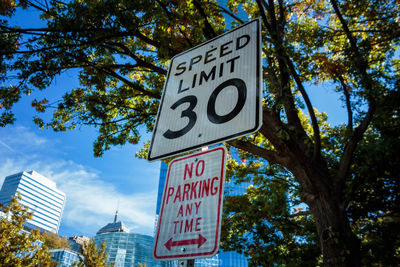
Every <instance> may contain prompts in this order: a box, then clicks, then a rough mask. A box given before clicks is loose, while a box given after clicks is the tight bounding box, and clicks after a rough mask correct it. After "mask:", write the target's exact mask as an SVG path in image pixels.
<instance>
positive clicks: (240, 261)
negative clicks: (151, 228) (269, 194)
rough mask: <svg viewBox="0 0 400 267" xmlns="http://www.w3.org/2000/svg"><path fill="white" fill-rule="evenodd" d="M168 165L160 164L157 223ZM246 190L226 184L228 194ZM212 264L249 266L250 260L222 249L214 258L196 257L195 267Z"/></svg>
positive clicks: (220, 266)
mask: <svg viewBox="0 0 400 267" xmlns="http://www.w3.org/2000/svg"><path fill="white" fill-rule="evenodd" d="M167 171H168V165H167V164H166V163H164V162H163V161H161V166H160V179H159V184H158V195H157V207H156V224H157V221H158V216H159V214H160V209H161V202H162V195H163V191H164V186H165V180H166V178H167ZM245 190H246V186H241V187H237V186H236V185H235V186H234V185H233V184H226V185H225V193H226V194H232V195H236V194H242V193H244V192H245ZM164 264H165V265H164V266H177V261H175V262H169V263H164ZM211 266H219V267H247V266H248V262H247V259H246V257H244V256H243V255H241V254H239V253H237V252H234V251H227V252H225V251H222V250H220V252H219V253H218V254H217V255H215V256H214V257H212V258H206V259H196V260H195V267H211Z"/></svg>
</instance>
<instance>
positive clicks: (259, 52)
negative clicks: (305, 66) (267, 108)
mask: <svg viewBox="0 0 400 267" xmlns="http://www.w3.org/2000/svg"><path fill="white" fill-rule="evenodd" d="M251 23H256V26H257V33H258V34H257V55H261V35H260V34H259V33H260V32H261V29H260V28H261V20H260V18H257V19H254V20H251V21H249V22H247V23H245V24H243V25H240V26H239V27H237V28H235V29H233V30H231V31H228V32H225V33H223V34H221V35H218V36H217V37H215V38H213V39H210V40H208V41H206V42H204V43H201V44H199V45H197V46H195V47H192V48H190V49H188V50H186V51H184V52H182V53H180V54H178V55H176V56H174V57H173V58H172V59H171V62H170V67H171V66H172V63H173V62H174V60H175V58H177V57H179V56H181V55H183V54H186V53H189V52H191V51H192V50H194V49H197V48H199V47H201V46H204V45H207V44H208V43H210V42H213V41H215V40H217V39H219V38H221V37H223V36H225V35H227V34H230V33H232V32H234V31H236V30H239V29H240V28H243V27H245V26H247V25H249V24H251ZM256 61H257V62H256V65H257V70H256V71H257V73H256V77H257V81H256V87H257V93H256V125H255V127H254V128H252V129H249V130H246V131H243V132H239V133H236V134H233V135H229V136H226V137H222V138H218V139H215V140H211V141H208V142H206V143H201V144H198V145H194V146H191V147H187V148H184V149H181V150H176V151H173V152H169V153H167V154H163V155H159V156H156V157H151V152H152V148H153V144H154V139H155V135H156V133H157V127H158V122H159V114H160V112H157V118H156V125H155V127H154V130H153V135H152V137H151V142H150V147H149V152H148V155H147V160H148V161H155V160H161V159H165V158H169V157H172V156H175V155H179V154H182V153H185V152H189V151H192V150H195V149H198V148H201V147H204V146H210V145H214V144H218V143H221V142H224V141H228V140H232V139H236V138H239V137H241V136H244V135H247V134H250V133H253V132H256V131H257V130H258V129H259V128H260V127H261V123H260V112H259V109H260V108H261V107H260V103H261V101H260V97H261V96H260V91H261V89H262V88H261V85H262V82H260V76H261V57H260V56H257V59H256ZM170 67H169V68H168V75H167V80H166V81H165V85H164V86H165V87H164V89H163V95H162V98H161V102H160V106H159V111H160V110H161V107H162V106H163V103H164V96H165V91H166V90H165V89H166V85H167V83H168V80H169V76H170V73H171V68H170Z"/></svg>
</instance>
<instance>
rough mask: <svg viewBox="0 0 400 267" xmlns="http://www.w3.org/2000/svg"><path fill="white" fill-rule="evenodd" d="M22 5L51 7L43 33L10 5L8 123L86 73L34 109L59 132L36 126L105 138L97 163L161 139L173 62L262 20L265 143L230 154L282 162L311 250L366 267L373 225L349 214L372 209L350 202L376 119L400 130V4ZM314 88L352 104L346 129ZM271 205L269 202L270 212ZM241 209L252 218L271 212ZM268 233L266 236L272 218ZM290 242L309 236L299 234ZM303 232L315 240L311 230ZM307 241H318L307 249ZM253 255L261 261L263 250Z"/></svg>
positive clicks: (255, 138)
mask: <svg viewBox="0 0 400 267" xmlns="http://www.w3.org/2000/svg"><path fill="white" fill-rule="evenodd" d="M19 6H21V7H22V8H25V7H27V8H35V9H37V10H40V11H41V12H42V15H41V18H42V20H43V23H44V24H45V26H43V27H41V28H19V27H14V26H10V24H9V22H8V20H9V19H8V18H9V17H10V16H12V14H13V12H15V8H16V7H15V6H13V5H11V6H10V5H8V6H7V7H6V8H2V10H3V11H2V12H3V13H2V14H3V18H4V19H3V20H2V21H1V22H0V23H1V24H0V27H1V30H0V34H1V35H2V36H1V37H2V40H3V41H2V42H4V46H2V47H3V48H1V49H2V50H1V51H0V55H1V69H2V71H3V72H2V73H3V74H2V76H1V79H2V80H3V81H7V82H8V84H9V85H7V86H6V85H3V87H2V89H1V91H0V98H1V99H2V102H1V107H2V112H3V113H2V115H1V125H6V124H7V123H12V121H13V114H12V106H13V104H14V103H16V102H17V101H18V100H19V98H20V97H21V95H23V94H30V93H31V92H32V90H36V89H39V90H43V89H46V88H48V87H51V85H52V81H53V80H54V79H55V78H56V77H57V76H58V75H60V74H61V73H63V72H64V71H67V70H72V69H74V70H78V71H79V81H80V85H81V86H80V87H79V88H74V89H66V93H65V95H64V96H63V99H61V100H60V101H58V102H54V103H50V102H49V100H47V99H39V100H37V99H34V100H33V102H32V106H33V107H35V108H36V110H37V111H38V112H45V111H46V110H48V109H51V108H53V110H54V112H53V118H52V119H51V120H50V121H44V120H43V119H41V118H40V117H36V118H35V122H36V123H37V124H38V125H39V126H40V127H42V128H45V127H47V128H52V129H54V130H55V131H66V130H68V129H73V128H75V127H76V126H78V125H90V126H94V127H96V128H97V129H98V131H99V135H98V138H97V140H96V141H95V143H94V154H95V156H101V155H102V154H103V153H104V151H105V150H107V149H109V148H110V146H112V145H123V144H126V142H128V143H131V144H137V143H138V141H139V138H140V131H139V130H140V129H143V128H141V126H145V127H146V129H147V130H148V131H151V130H152V127H153V124H154V119H155V115H156V112H157V106H158V103H159V99H160V96H161V91H162V86H163V83H164V81H165V74H166V72H167V71H166V69H167V65H168V62H169V59H170V58H171V57H172V56H174V55H176V54H177V53H179V52H182V51H184V50H186V49H188V48H190V47H193V46H195V45H197V44H199V43H201V42H204V41H205V40H207V39H210V38H212V37H215V36H217V35H218V34H220V33H223V32H224V31H226V30H227V29H228V28H229V25H228V19H229V20H230V21H232V23H231V26H237V25H240V24H242V23H243V22H244V21H246V20H248V19H251V18H255V17H261V19H262V22H263V28H262V36H263V57H264V64H263V78H264V88H263V92H264V95H263V124H262V126H261V129H260V130H259V132H258V133H256V134H254V135H251V136H248V137H245V138H241V139H240V140H235V141H230V142H228V143H229V145H230V146H231V147H232V149H233V148H235V149H238V150H237V151H239V153H243V155H246V157H248V158H249V159H252V160H254V162H256V161H257V164H262V165H261V166H259V167H260V168H262V169H264V170H266V169H267V168H269V167H265V166H264V165H265V164H268V166H271V168H275V167H272V166H275V165H276V166H278V167H277V168H278V170H279V171H278V173H277V174H278V175H279V174H283V173H286V174H287V175H285V177H288V178H287V179H288V181H289V182H290V183H289V184H293V186H289V185H288V183H287V182H286V183H285V182H282V183H281V184H279V185H274V186H276V188H277V190H278V192H281V193H280V194H283V192H284V190H285V189H287V190H290V189H291V188H293V189H294V190H295V191H296V194H288V193H286V194H285V195H286V198H292V197H294V198H296V197H298V199H299V201H301V202H302V203H305V204H306V207H307V210H306V211H307V212H309V213H310V215H307V218H306V219H305V220H306V221H304V223H305V224H308V223H309V222H313V223H314V226H315V228H314V229H315V231H316V237H317V240H315V239H314V238H310V239H309V242H311V243H310V244H311V245H312V244H314V243H313V242H315V245H317V244H318V246H319V248H320V250H321V253H322V256H323V257H322V258H323V263H324V265H325V266H360V265H361V258H362V257H361V255H362V254H361V253H362V252H363V251H364V249H365V248H364V245H365V243H364V239H363V242H361V239H362V238H363V236H362V234H361V233H360V229H361V228H362V226H364V225H365V224H362V226H360V225H358V224H357V223H356V221H354V220H353V219H352V217H351V216H352V214H354V212H353V213H350V210H351V209H355V210H357V209H358V208H359V207H360V206H357V205H353V204H354V203H357V201H361V199H358V200H357V201H355V199H354V195H352V194H355V193H357V192H359V193H360V194H361V192H363V188H364V184H363V183H362V181H363V180H362V179H361V178H362V177H360V174H361V172H359V171H361V170H359V169H357V165H356V164H355V163H356V162H357V161H356V160H357V158H360V157H359V155H360V154H359V153H360V151H363V150H364V149H367V150H368V151H371V150H370V149H371V147H370V146H368V138H370V137H371V135H370V133H373V134H375V136H377V138H378V139H379V138H380V134H381V133H380V132H379V129H378V125H375V124H373V123H372V122H373V120H374V119H375V120H377V118H380V119H383V120H384V121H385V120H386V119H388V118H390V121H391V124H392V126H395V125H398V120H399V119H398V113H396V112H398V111H396V110H398V108H397V109H396V108H393V106H391V107H390V108H389V110H388V107H387V103H388V101H389V102H390V99H391V96H392V95H394V94H398V91H399V84H400V83H399V77H400V75H399V74H400V72H399V68H400V65H399V59H398V58H397V57H396V51H397V52H398V50H396V49H397V48H396V47H397V46H398V44H399V36H400V31H399V27H398V19H399V15H398V14H399V4H398V1H395V0H377V1H368V0H357V1H354V0H348V1H342V0H314V1H311V0H310V1H297V0H276V1H274V0H255V1H244V0H229V1H227V5H226V6H223V5H221V4H220V3H218V1H203V0H192V1H164V0H154V1H152V0H146V1H125V0H118V1H117V0H108V1H96V0H93V1H89V2H83V1H78V0H76V1H68V2H66V3H64V2H62V1H44V2H40V1H35V2H33V1H20V2H19ZM4 10H5V11H4ZM7 73H13V74H15V75H13V76H11V75H7ZM11 78H15V80H10V79H11ZM313 84H319V86H320V87H321V88H322V87H327V88H328V89H329V88H330V89H332V90H335V91H336V92H337V93H338V94H340V95H342V100H343V106H344V107H345V109H346V111H347V115H348V116H347V117H348V119H347V121H346V122H343V123H342V124H341V125H338V126H330V125H329V124H328V123H327V122H326V116H327V115H326V114H320V113H318V111H317V110H316V109H315V108H314V106H313V105H312V102H311V100H310V97H309V88H310V87H311V86H312V85H313ZM377 123H378V122H377ZM381 124H384V123H381ZM374 140H375V141H376V140H377V139H376V137H375V139H374ZM394 140H395V139H393V138H392V139H386V141H387V142H389V143H390V142H394ZM383 156H384V157H386V156H387V155H383ZM385 161H390V159H388V158H385ZM363 165H364V167H365V168H367V169H368V168H370V167H371V166H370V165H368V164H367V163H365V164H363ZM394 165H395V164H394ZM235 171H238V170H235ZM262 171H263V170H260V172H262ZM257 173H258V171H257V172H254V174H257ZM392 173H393V172H392ZM274 175H275V174H274ZM274 175H272V176H270V175H260V176H259V177H260V181H259V182H258V183H256V186H255V187H254V189H251V190H250V191H249V192H248V195H247V197H249V196H250V195H251V194H253V195H254V194H256V195H260V196H261V195H263V194H266V195H268V196H271V197H272V196H276V197H277V194H271V193H269V192H268V190H267V191H266V188H263V186H264V185H270V183H273V181H271V182H270V181H269V179H271V177H274ZM369 178H370V179H371V182H373V181H374V180H376V181H377V180H378V179H379V177H375V176H374V175H373V174H372V173H371V176H369ZM391 178H392V177H391ZM391 180H393V179H391ZM276 181H278V180H276ZM372 184H375V183H372ZM383 184H384V183H383ZM264 187H265V186H264ZM384 192H385V193H388V194H390V195H389V196H388V199H395V200H396V201H398V197H397V192H396V191H393V190H392V189H391V190H384ZM364 193H366V192H364ZM364 195H365V194H364ZM360 196H361V195H360ZM374 196H377V195H375V194H374ZM276 199H279V200H284V197H283V196H280V197H277V198H276ZM380 199H381V200H382V201H384V200H383V199H382V198H380ZM267 200H268V199H266V198H265V197H264V198H261V199H260V201H261V202H260V203H262V202H265V203H269V202H268V201H267ZM243 201H244V202H246V201H247V203H246V205H247V206H246V207H249V208H250V207H251V209H253V208H255V206H256V205H259V204H260V203H258V202H256V203H255V202H254V201H250V202H249V201H248V200H243ZM296 201H297V200H296ZM354 201H355V202H354ZM396 201H394V202H396ZM286 203H288V204H290V205H288V204H285V203H283V204H282V205H286V208H285V207H284V206H280V207H279V209H281V210H282V209H283V210H282V211H284V212H286V215H285V214H283V215H285V216H286V217H288V216H289V215H290V216H291V215H292V214H291V212H292V211H291V210H290V209H289V207H291V206H293V205H292V204H291V203H290V202H288V201H287V200H286ZM363 203H364V204H365V205H364V206H363V208H365V209H366V210H368V209H371V207H370V205H369V203H370V202H365V201H364V202H363ZM396 203H397V202H396ZM395 206H396V205H395ZM393 207H394V206H393ZM232 208H235V207H234V206H232ZM388 209H389V208H388ZM264 211H265V212H268V210H264ZM276 211H278V209H277V210H276ZM379 212H380V211H379ZM271 215H274V216H275V215H276V213H275V212H273V213H271ZM364 215H365V213H364ZM364 215H363V216H364ZM285 216H281V217H279V218H278V220H277V221H276V224H274V225H276V226H277V227H281V228H282V227H286V224H287V223H290V222H293V220H294V218H292V219H291V220H289V221H288V220H287V219H286V217H285ZM227 218H228V217H227ZM298 218H301V217H298ZM279 220H280V222H279ZM285 220H286V221H285ZM258 222H261V221H260V219H258ZM262 223H263V224H264V227H266V226H268V223H269V222H268V220H267V217H266V218H264V221H262ZM260 225H262V224H260ZM370 226H371V227H372V228H373V229H375V228H374V227H377V225H376V224H370ZM376 229H377V228H376ZM288 231H300V230H298V229H296V227H295V226H293V227H289V229H288ZM301 231H305V232H304V233H307V235H308V233H309V234H312V229H311V228H309V227H307V228H306V229H303V230H301ZM256 234H257V235H260V234H261V231H260V230H257V231H256ZM270 234H273V231H270ZM279 240H280V239H278V238H275V239H274V240H273V242H281V241H282V240H280V241H279ZM302 240H308V239H307V238H306V239H300V240H298V242H297V243H299V242H300V241H302ZM271 242H272V241H271ZM285 243H287V242H286V241H285ZM260 244H263V243H260ZM369 244H372V243H369ZM264 245H265V244H264ZM247 249H248V253H249V255H250V254H251V253H250V251H251V249H252V248H250V247H249V248H247ZM309 252H310V253H311V252H312V248H310V249H309ZM312 253H314V252H312ZM317 257H318V256H317ZM392 257H394V256H392ZM271 260H274V259H271ZM314 262H315V260H314Z"/></svg>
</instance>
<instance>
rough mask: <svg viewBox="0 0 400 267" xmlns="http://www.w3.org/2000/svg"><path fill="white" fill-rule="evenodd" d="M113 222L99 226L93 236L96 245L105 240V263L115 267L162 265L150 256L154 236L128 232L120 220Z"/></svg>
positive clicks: (115, 219)
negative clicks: (106, 256) (106, 255)
mask: <svg viewBox="0 0 400 267" xmlns="http://www.w3.org/2000/svg"><path fill="white" fill-rule="evenodd" d="M117 219H118V218H117V214H116V215H115V218H114V222H112V223H109V224H107V225H106V226H104V227H103V228H101V229H100V230H99V231H98V232H97V234H96V236H95V237H93V239H94V241H95V243H96V245H97V246H100V245H101V243H102V242H106V251H107V254H108V259H107V263H108V264H109V265H110V266H115V267H131V266H135V267H136V266H146V267H150V266H154V267H157V266H160V267H161V266H162V265H161V263H159V262H157V261H155V260H154V259H153V256H152V249H153V243H154V238H153V237H152V236H148V235H142V234H135V233H130V232H129V230H128V228H126V227H125V225H124V224H123V223H122V222H121V221H117Z"/></svg>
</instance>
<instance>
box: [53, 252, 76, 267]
mask: <svg viewBox="0 0 400 267" xmlns="http://www.w3.org/2000/svg"><path fill="white" fill-rule="evenodd" d="M48 252H49V253H50V254H51V257H52V258H53V260H55V261H56V262H57V263H58V265H57V267H71V266H75V263H78V261H79V257H80V255H79V253H78V252H76V251H73V250H70V249H66V248H60V249H49V251H48Z"/></svg>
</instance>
